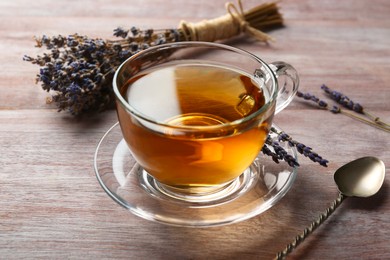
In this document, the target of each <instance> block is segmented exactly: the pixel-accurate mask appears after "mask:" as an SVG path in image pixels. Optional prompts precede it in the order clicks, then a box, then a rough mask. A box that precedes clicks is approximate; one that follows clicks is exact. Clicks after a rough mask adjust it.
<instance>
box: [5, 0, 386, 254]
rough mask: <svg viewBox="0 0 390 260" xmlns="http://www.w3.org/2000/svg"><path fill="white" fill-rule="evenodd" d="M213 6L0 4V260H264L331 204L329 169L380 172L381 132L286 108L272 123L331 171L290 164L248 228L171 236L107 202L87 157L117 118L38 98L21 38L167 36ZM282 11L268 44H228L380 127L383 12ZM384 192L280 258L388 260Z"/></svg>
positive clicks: (117, 0)
mask: <svg viewBox="0 0 390 260" xmlns="http://www.w3.org/2000/svg"><path fill="white" fill-rule="evenodd" d="M224 2H225V1H222V0H215V1H196V0H191V1H185V0H176V1H166V0H164V1H163V0H148V1H137V0H131V1H124V0H113V1H92V0H85V1H65V0H59V1H49V0H35V1H31V0H29V1H27V0H12V1H11V0H2V1H1V2H0V39H1V40H0V52H1V55H0V64H1V68H2V72H1V73H0V259H22V258H33V259H66V258H71V259H93V258H98V259H109V258H110V259H111V258H112V259H271V258H272V257H273V256H274V254H275V253H276V252H277V251H279V250H282V249H283V248H284V246H285V244H286V243H289V242H290V240H291V239H293V238H294V237H295V235H297V234H298V233H300V232H301V230H303V229H304V228H305V227H306V226H307V225H308V224H310V222H311V221H312V220H313V219H314V218H316V217H317V216H318V214H319V213H320V212H322V211H323V210H324V209H325V208H326V207H328V206H329V204H330V203H331V202H332V201H333V200H334V199H335V198H336V197H337V193H338V192H337V189H336V186H335V184H334V182H333V177H332V174H333V172H334V170H335V169H337V168H338V167H339V166H341V165H342V164H344V163H346V162H348V161H350V160H353V159H355V158H358V157H361V156H365V155H373V156H377V157H379V158H381V159H382V160H383V161H384V162H385V164H386V165H387V166H386V171H387V173H388V171H389V165H390V153H389V147H390V138H389V134H388V133H385V132H383V131H380V130H377V129H374V128H371V127H369V126H366V125H363V124H361V123H359V122H357V121H355V120H353V119H350V118H348V117H345V116H343V115H334V114H331V113H329V112H326V111H323V110H317V109H316V108H315V107H313V106H310V105H307V104H306V103H304V102H301V101H300V100H297V99H296V100H294V102H293V103H292V104H291V106H289V107H288V108H287V109H286V110H285V111H283V113H281V114H279V115H277V117H276V119H275V122H276V123H277V124H278V125H279V126H280V127H282V128H283V129H284V130H285V131H286V132H288V133H289V134H290V135H292V136H293V137H294V138H295V139H297V140H299V141H301V142H303V143H305V144H307V145H309V146H311V147H313V149H314V150H315V151H317V152H318V153H319V154H321V155H322V156H323V157H325V158H327V159H328V160H329V161H330V163H329V166H328V167H327V168H323V167H321V166H318V165H316V164H314V163H312V162H311V161H309V160H308V159H307V158H304V157H300V158H299V160H300V164H301V167H300V170H299V174H298V178H297V180H296V182H295V184H294V186H293V188H292V189H291V191H290V192H289V193H288V194H287V195H286V196H285V197H284V198H283V199H282V200H281V201H280V203H278V204H277V205H276V206H275V207H273V208H271V209H270V210H268V211H267V212H266V213H264V214H262V215H260V216H258V217H255V218H252V219H250V220H248V221H244V222H241V223H238V224H234V225H229V226H224V227H217V228H209V229H189V228H178V227H169V226H164V225H161V224H157V223H152V222H149V221H146V220H143V219H140V218H138V217H136V216H133V215H132V214H131V213H130V212H127V211H126V210H125V209H123V208H121V207H120V206H119V205H117V204H115V202H113V201H112V200H111V199H110V198H109V197H108V196H107V195H106V194H105V193H104V191H103V190H102V189H101V187H100V186H99V184H98V182H97V180H96V178H95V175H94V171H93V154H94V151H95V148H96V144H97V142H98V141H99V139H100V138H101V136H102V135H103V133H104V132H105V131H106V130H107V129H108V128H109V127H110V126H111V125H112V124H114V123H115V122H116V114H115V112H114V111H107V112H104V113H100V114H97V115H95V116H92V117H83V118H77V119H76V118H72V117H71V116H69V115H67V114H66V113H57V112H56V109H55V108H54V107H52V106H49V105H46V104H45V102H44V100H45V97H47V96H48V94H47V93H45V92H43V91H42V90H41V89H40V87H39V85H35V83H34V79H35V75H36V74H37V72H38V67H36V66H33V65H31V64H28V63H26V62H23V61H22V57H23V55H24V54H29V55H35V54H37V53H40V51H39V50H38V49H35V48H34V47H33V46H34V41H33V40H32V37H33V36H34V35H38V36H39V35H42V34H47V35H55V34H64V35H66V34H70V33H74V32H79V33H81V34H87V35H90V36H93V37H102V38H107V37H111V34H112V29H114V28H115V27H117V26H132V25H135V26H139V27H142V28H150V27H151V28H171V27H172V28H174V27H176V26H177V25H178V23H179V21H180V20H182V19H185V20H187V21H193V22H197V21H200V20H202V19H206V18H213V17H215V16H219V15H223V14H224V13H225V10H224ZM243 2H244V7H246V8H249V7H253V6H255V5H256V4H258V1H255V0H247V1H243ZM280 7H281V11H282V13H283V15H284V18H285V24H286V26H285V27H284V28H282V29H278V30H274V31H271V32H270V34H271V35H272V36H273V37H274V38H276V40H277V41H276V42H274V43H271V44H269V45H265V44H261V43H257V42H254V41H252V40H250V39H248V38H246V37H241V38H237V39H234V40H231V41H228V42H227V43H228V44H231V45H233V46H236V47H240V48H244V49H246V50H249V51H251V52H253V53H255V54H256V55H258V56H260V57H261V58H263V59H264V60H265V61H267V62H271V61H276V60H283V61H286V62H289V63H291V64H292V65H293V66H295V67H296V69H297V70H298V71H299V73H300V77H301V86H300V88H301V90H302V91H309V92H311V93H313V94H316V95H319V96H321V90H320V89H319V86H320V85H321V84H323V83H326V84H328V85H329V86H331V87H333V88H335V89H338V90H340V91H342V92H344V93H346V94H348V96H349V97H350V98H352V99H354V100H357V101H359V102H360V103H361V104H363V105H364V106H365V107H366V109H367V110H370V111H372V112H374V113H377V114H378V115H379V116H380V117H382V118H383V119H384V120H387V121H388V122H389V121H390V102H389V99H390V92H389V82H390V73H389V70H390V59H389V57H390V19H388V14H389V13H390V2H389V1H385V0H374V1H352V0H347V1H336V0H326V1H313V0H291V1H284V2H281V3H280ZM389 190H390V187H389V177H388V176H386V178H385V183H384V186H383V187H382V189H381V190H380V192H379V193H378V194H377V195H375V196H373V197H371V198H367V199H357V198H349V199H347V200H346V201H345V202H344V203H343V205H342V206H341V207H340V208H339V209H338V210H337V211H336V212H335V213H334V214H333V215H332V217H331V218H330V219H329V220H328V221H327V222H326V223H325V224H324V225H323V226H322V227H320V228H319V229H318V230H316V231H315V233H314V234H313V235H312V236H311V237H309V238H308V239H307V240H306V241H305V242H304V244H302V245H301V246H300V247H299V248H298V249H297V250H296V251H295V252H294V253H293V254H292V255H291V259H389V258H390V248H389V245H388V241H389V240H390V229H389V225H388V218H389V213H390V200H389Z"/></svg>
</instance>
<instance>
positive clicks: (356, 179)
mask: <svg viewBox="0 0 390 260" xmlns="http://www.w3.org/2000/svg"><path fill="white" fill-rule="evenodd" d="M384 179H385V164H384V163H383V162H382V161H381V160H379V159H378V158H376V157H363V158H359V159H357V160H354V161H352V162H349V163H347V164H345V165H344V166H342V167H340V168H339V169H338V170H337V171H336V172H335V173H334V181H335V182H336V185H337V187H338V189H339V192H340V193H339V196H338V198H337V199H335V200H334V201H333V203H332V205H331V206H330V207H329V208H327V209H326V211H324V212H323V213H322V214H321V215H320V216H319V217H318V218H317V220H315V221H313V222H312V223H311V224H310V226H309V227H307V228H306V229H305V230H304V231H303V232H302V233H301V234H300V235H298V236H296V237H295V239H294V240H293V241H292V242H291V243H290V244H288V245H287V246H286V248H285V249H284V250H283V251H280V252H279V253H277V254H276V257H275V259H284V258H285V257H286V256H287V255H288V254H289V253H291V252H292V251H293V250H294V249H295V248H297V247H298V245H299V244H300V243H302V242H303V241H304V240H305V239H306V237H308V236H309V235H310V234H311V233H312V232H313V231H314V230H315V229H316V228H317V227H319V226H320V225H321V224H322V223H324V222H325V220H326V219H327V218H328V217H329V216H330V215H331V214H332V213H333V212H334V211H335V210H336V209H337V207H338V206H340V204H341V202H343V201H344V199H345V198H347V197H370V196H372V195H374V194H375V193H377V192H378V191H379V189H380V188H381V187H382V184H383V181H384Z"/></svg>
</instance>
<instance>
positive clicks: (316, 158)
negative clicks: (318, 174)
mask: <svg viewBox="0 0 390 260" xmlns="http://www.w3.org/2000/svg"><path fill="white" fill-rule="evenodd" d="M271 131H272V132H274V133H276V134H277V135H278V140H279V141H282V142H287V143H288V144H289V145H290V146H291V147H296V148H297V151H298V152H299V153H300V154H303V155H304V156H305V157H308V158H309V159H310V160H312V161H313V162H316V163H319V164H320V165H322V166H324V167H327V166H328V165H327V163H328V162H329V161H328V160H326V159H324V158H322V157H321V156H320V155H319V154H318V153H316V152H314V151H313V149H312V148H311V147H309V146H306V145H304V144H303V143H300V142H297V141H295V140H294V139H293V138H292V137H291V136H290V135H288V134H286V133H285V132H279V131H278V130H277V129H275V128H274V127H272V128H271Z"/></svg>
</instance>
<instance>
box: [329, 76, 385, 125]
mask: <svg viewBox="0 0 390 260" xmlns="http://www.w3.org/2000/svg"><path fill="white" fill-rule="evenodd" d="M321 89H322V90H323V91H324V92H325V93H327V94H328V95H329V96H330V97H331V98H332V99H333V100H335V101H336V102H337V103H339V104H341V105H342V106H343V107H345V108H348V109H349V110H353V111H355V112H356V113H359V114H364V115H366V116H367V117H369V118H370V119H371V120H373V121H374V122H375V123H377V124H380V125H383V126H384V127H387V128H389V127H390V125H389V124H387V123H385V122H384V121H382V120H381V119H380V118H379V117H377V116H375V115H373V114H372V113H369V112H367V110H365V109H364V108H363V106H361V105H360V104H359V103H356V102H354V101H352V100H351V99H350V98H349V97H347V96H346V95H344V94H343V93H341V92H339V91H336V90H332V89H331V88H329V87H328V86H326V85H325V84H323V85H322V86H321Z"/></svg>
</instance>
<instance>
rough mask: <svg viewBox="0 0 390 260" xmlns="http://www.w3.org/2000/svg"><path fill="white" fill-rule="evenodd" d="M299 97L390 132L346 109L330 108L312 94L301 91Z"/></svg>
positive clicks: (388, 130)
mask: <svg viewBox="0 0 390 260" xmlns="http://www.w3.org/2000/svg"><path fill="white" fill-rule="evenodd" d="M296 96H297V97H299V98H302V99H304V100H307V101H311V102H314V103H316V104H317V106H318V107H319V108H321V109H326V110H328V111H330V112H332V113H334V114H338V113H341V114H344V115H346V116H349V117H351V118H353V119H356V120H358V121H360V122H362V123H365V124H368V125H370V126H373V127H376V128H378V129H381V130H384V131H386V132H390V128H389V127H386V126H384V125H380V124H377V123H375V122H373V121H371V120H367V119H365V118H363V117H361V116H358V115H356V114H353V113H352V112H349V111H345V110H344V109H342V108H340V107H339V106H337V105H333V106H332V107H330V106H329V105H328V103H327V102H326V101H324V100H320V99H319V98H318V97H316V96H315V95H312V94H310V93H303V92H301V91H297V94H296Z"/></svg>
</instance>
